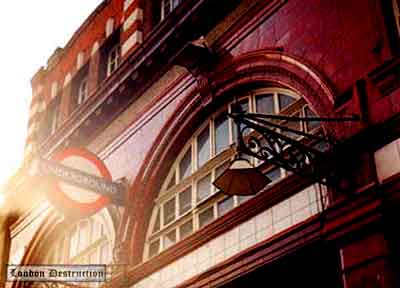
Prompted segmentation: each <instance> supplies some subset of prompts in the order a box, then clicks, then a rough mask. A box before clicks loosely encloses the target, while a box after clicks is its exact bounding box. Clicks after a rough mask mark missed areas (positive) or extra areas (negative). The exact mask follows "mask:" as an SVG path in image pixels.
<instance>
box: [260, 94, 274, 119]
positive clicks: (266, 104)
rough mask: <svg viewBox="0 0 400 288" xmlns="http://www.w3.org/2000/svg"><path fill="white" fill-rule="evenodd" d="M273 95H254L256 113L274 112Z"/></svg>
mask: <svg viewBox="0 0 400 288" xmlns="http://www.w3.org/2000/svg"><path fill="white" fill-rule="evenodd" d="M273 96H274V95H273V94H272V93H268V94H263V95H258V96H257V97H256V105H257V108H256V109H257V113H262V114H274V112H275V110H274V97H273Z"/></svg>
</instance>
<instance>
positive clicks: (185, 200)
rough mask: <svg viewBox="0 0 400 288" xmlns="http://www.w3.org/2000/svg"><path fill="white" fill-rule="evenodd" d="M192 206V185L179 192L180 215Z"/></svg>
mask: <svg viewBox="0 0 400 288" xmlns="http://www.w3.org/2000/svg"><path fill="white" fill-rule="evenodd" d="M191 208H192V187H189V188H188V189H186V190H185V191H183V192H181V193H179V215H182V214H184V213H185V212H187V211H189V210H190V209H191Z"/></svg>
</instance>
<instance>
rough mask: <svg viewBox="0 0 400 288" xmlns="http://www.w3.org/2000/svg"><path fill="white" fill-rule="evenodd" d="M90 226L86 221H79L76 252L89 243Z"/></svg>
mask: <svg viewBox="0 0 400 288" xmlns="http://www.w3.org/2000/svg"><path fill="white" fill-rule="evenodd" d="M89 236H90V227H89V222H88V221H83V222H81V223H79V244H78V252H81V251H82V250H84V249H85V248H86V247H87V246H89V244H90V238H89Z"/></svg>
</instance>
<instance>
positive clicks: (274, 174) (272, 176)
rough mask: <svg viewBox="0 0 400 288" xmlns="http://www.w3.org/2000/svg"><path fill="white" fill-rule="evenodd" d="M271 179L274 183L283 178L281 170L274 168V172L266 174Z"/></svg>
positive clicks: (270, 171)
mask: <svg viewBox="0 0 400 288" xmlns="http://www.w3.org/2000/svg"><path fill="white" fill-rule="evenodd" d="M265 175H266V176H267V177H268V178H269V179H271V181H272V182H274V181H276V180H279V179H280V178H281V177H282V176H281V175H282V174H281V168H279V167H278V168H273V169H272V170H269V171H268V172H267V173H266V174H265Z"/></svg>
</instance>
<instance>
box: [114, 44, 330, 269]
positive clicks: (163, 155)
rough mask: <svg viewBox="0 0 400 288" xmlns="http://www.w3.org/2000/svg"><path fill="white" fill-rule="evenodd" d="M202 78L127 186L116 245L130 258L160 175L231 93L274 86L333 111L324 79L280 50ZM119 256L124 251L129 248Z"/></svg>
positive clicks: (139, 249)
mask: <svg viewBox="0 0 400 288" xmlns="http://www.w3.org/2000/svg"><path fill="white" fill-rule="evenodd" d="M205 78H206V79H207V80H206V81H205V82H206V83H205V82H204V81H201V82H200V81H199V83H202V84H203V85H204V83H205V85H206V86H207V87H199V89H195V90H193V91H191V92H190V93H188V96H187V97H186V98H185V99H184V100H183V101H182V103H181V104H180V106H178V108H177V109H176V110H175V112H174V113H173V114H172V116H171V117H170V118H169V119H168V121H167V122H166V123H165V125H164V127H163V128H162V129H161V131H162V132H161V133H160V134H159V135H158V137H157V139H156V141H155V142H154V143H153V146H152V147H151V149H150V151H149V153H148V154H147V156H146V158H145V160H144V162H143V163H144V165H143V166H142V168H141V170H140V172H139V173H138V176H137V177H136V178H135V180H134V182H133V184H132V185H131V189H130V191H129V193H128V197H127V201H128V202H129V207H130V209H129V210H128V209H127V210H126V211H125V214H124V216H123V219H122V222H121V226H120V229H119V235H120V237H121V238H122V239H123V240H122V241H123V243H120V244H119V245H120V246H121V247H123V249H128V250H129V254H130V255H129V258H130V259H134V260H133V262H134V263H137V261H140V260H141V257H142V255H143V248H144V242H145V235H146V231H147V226H148V224H149V220H150V217H151V211H152V205H153V203H154V199H155V197H157V192H158V191H159V190H160V187H161V185H162V183H161V180H160V179H164V177H165V176H166V174H167V173H168V171H169V167H170V166H171V165H172V163H173V161H174V155H177V153H179V151H180V149H181V148H182V146H183V145H184V143H185V142H186V140H187V139H189V137H190V136H191V134H190V131H194V130H193V129H195V127H197V126H198V125H199V124H200V123H201V121H202V120H204V119H205V118H206V117H207V116H208V115H210V113H211V112H212V111H213V109H216V108H217V107H218V105H221V103H223V102H224V100H225V101H226V99H227V98H228V95H229V94H232V93H231V92H232V91H237V90H238V89H243V88H245V87H251V86H253V87H254V86H255V85H258V86H262V85H274V86H278V87H282V88H287V89H290V90H293V91H294V92H296V93H297V94H299V95H302V97H303V98H304V99H305V100H306V101H307V102H308V103H309V104H310V106H311V107H312V108H313V109H314V110H315V112H316V113H317V114H318V115H320V116H332V115H333V114H334V112H333V108H334V99H335V93H334V90H333V89H332V88H331V85H330V84H329V82H328V81H327V80H326V79H325V77H324V76H323V75H322V74H321V73H319V72H318V71H317V70H316V69H314V68H313V67H311V66H310V65H308V64H307V63H305V62H303V61H301V60H300V59H298V58H296V57H292V56H290V55H287V54H285V53H283V52H280V51H270V50H258V51H254V52H250V53H246V54H244V55H240V56H238V57H236V58H233V59H231V60H229V61H227V62H224V63H222V64H221V65H218V66H217V68H216V69H215V70H214V71H213V72H211V73H209V74H208V75H206V76H205ZM203 80H204V78H203ZM203 85H199V86H203ZM204 91H205V92H206V93H203V92H204ZM204 98H211V100H210V99H204ZM230 99H232V98H230ZM325 129H326V130H330V132H334V130H335V127H334V126H333V125H331V126H327V127H325ZM123 254H125V255H127V254H128V251H124V253H123Z"/></svg>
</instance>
